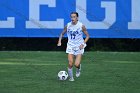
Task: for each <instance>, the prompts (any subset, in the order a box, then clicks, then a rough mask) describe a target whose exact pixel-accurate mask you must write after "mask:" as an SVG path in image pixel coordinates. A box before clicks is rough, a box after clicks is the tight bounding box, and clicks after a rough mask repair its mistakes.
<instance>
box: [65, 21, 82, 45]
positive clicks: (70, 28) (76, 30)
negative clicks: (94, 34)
mask: <svg viewBox="0 0 140 93" xmlns="http://www.w3.org/2000/svg"><path fill="white" fill-rule="evenodd" d="M82 25H83V24H82V23H81V22H79V21H78V22H77V24H76V25H73V24H72V22H69V23H68V24H67V36H68V43H67V44H68V45H69V46H71V47H75V46H80V45H81V44H84V39H83V31H82Z"/></svg>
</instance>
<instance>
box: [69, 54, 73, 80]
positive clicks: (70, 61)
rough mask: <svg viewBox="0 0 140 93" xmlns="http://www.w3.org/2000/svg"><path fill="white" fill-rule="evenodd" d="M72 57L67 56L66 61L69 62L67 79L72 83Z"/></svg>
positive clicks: (70, 55)
mask: <svg viewBox="0 0 140 93" xmlns="http://www.w3.org/2000/svg"><path fill="white" fill-rule="evenodd" d="M73 57H74V55H73V54H68V61H69V64H68V74H69V77H70V79H69V80H70V81H74V78H73V70H72V67H73Z"/></svg>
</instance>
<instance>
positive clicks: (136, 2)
mask: <svg viewBox="0 0 140 93" xmlns="http://www.w3.org/2000/svg"><path fill="white" fill-rule="evenodd" d="M131 2H132V3H131V4H132V10H131V11H132V15H131V16H132V22H129V23H128V29H140V8H139V6H140V0H131Z"/></svg>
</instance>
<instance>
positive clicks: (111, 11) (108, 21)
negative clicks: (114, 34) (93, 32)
mask: <svg viewBox="0 0 140 93" xmlns="http://www.w3.org/2000/svg"><path fill="white" fill-rule="evenodd" d="M86 1H87V0H77V2H76V5H77V7H76V10H77V12H78V13H79V15H80V16H79V20H80V21H82V22H84V24H85V25H86V27H87V29H109V27H110V26H111V25H113V23H114V22H115V21H116V2H113V1H111V2H110V1H102V2H101V7H102V8H105V19H104V20H103V21H101V22H91V21H89V20H88V19H87V17H86V16H87V15H86V13H85V12H83V11H84V10H85V11H87V9H86V7H87V6H86ZM80 5H82V7H81V8H82V10H83V11H82V10H81V9H79V8H78V6H80ZM89 14H91V15H89V16H93V15H92V14H93V13H89ZM93 17H94V16H93Z"/></svg>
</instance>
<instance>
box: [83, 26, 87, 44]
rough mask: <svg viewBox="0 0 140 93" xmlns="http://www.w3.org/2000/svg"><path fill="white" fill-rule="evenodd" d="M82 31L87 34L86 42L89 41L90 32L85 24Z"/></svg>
mask: <svg viewBox="0 0 140 93" xmlns="http://www.w3.org/2000/svg"><path fill="white" fill-rule="evenodd" d="M82 31H83V33H84V34H85V35H86V38H85V40H84V43H87V41H88V40H89V34H88V32H87V29H86V27H85V26H84V25H83V26H82Z"/></svg>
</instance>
